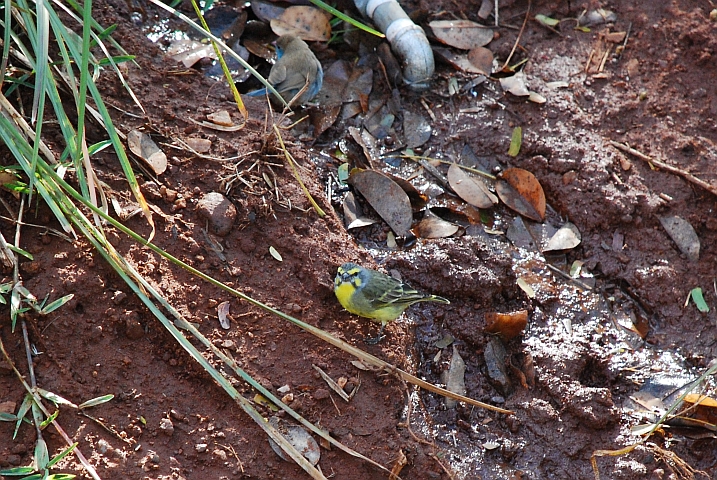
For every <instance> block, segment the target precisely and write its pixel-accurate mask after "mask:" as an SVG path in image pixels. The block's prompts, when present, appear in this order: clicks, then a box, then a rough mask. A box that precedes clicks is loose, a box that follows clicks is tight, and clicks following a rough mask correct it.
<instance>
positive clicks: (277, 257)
mask: <svg viewBox="0 0 717 480" xmlns="http://www.w3.org/2000/svg"><path fill="white" fill-rule="evenodd" d="M269 253H270V254H271V256H272V257H274V260H276V261H277V262H283V261H284V259H283V258H281V254H280V253H279V252H277V251H276V248H274V247H271V246H270V247H269Z"/></svg>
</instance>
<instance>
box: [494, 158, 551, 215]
mask: <svg viewBox="0 0 717 480" xmlns="http://www.w3.org/2000/svg"><path fill="white" fill-rule="evenodd" d="M495 191H496V193H497V194H498V197H500V199H501V200H502V201H503V203H505V204H506V205H507V206H508V208H510V209H512V210H515V211H516V212H518V213H520V214H521V215H523V216H525V217H528V218H530V219H531V220H535V221H536V222H542V221H543V220H544V219H545V193H544V192H543V187H542V186H541V185H540V182H538V179H537V178H535V175H533V174H532V173H530V172H529V171H527V170H523V169H522V168H509V169H507V170H505V171H504V172H503V173H501V174H500V179H499V180H498V181H497V182H496V184H495Z"/></svg>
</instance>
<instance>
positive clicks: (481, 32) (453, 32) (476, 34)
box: [428, 20, 493, 50]
mask: <svg viewBox="0 0 717 480" xmlns="http://www.w3.org/2000/svg"><path fill="white" fill-rule="evenodd" d="M428 26H429V27H431V30H433V34H434V35H435V36H436V38H437V39H438V40H439V41H440V42H442V43H445V44H446V45H450V46H451V47H456V48H460V49H462V50H472V49H474V48H476V47H484V46H486V45H488V44H489V43H490V42H491V40H493V30H492V29H490V28H486V27H484V26H483V25H481V24H479V23H476V22H471V21H470V20H435V21H433V22H431V23H429V24H428Z"/></svg>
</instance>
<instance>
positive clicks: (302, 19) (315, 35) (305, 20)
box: [271, 5, 331, 42]
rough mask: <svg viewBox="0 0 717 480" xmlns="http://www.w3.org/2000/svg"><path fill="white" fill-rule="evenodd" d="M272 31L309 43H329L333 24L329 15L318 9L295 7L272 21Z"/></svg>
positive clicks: (306, 6) (304, 6)
mask: <svg viewBox="0 0 717 480" xmlns="http://www.w3.org/2000/svg"><path fill="white" fill-rule="evenodd" d="M271 30H272V31H273V32H274V33H276V34H277V35H279V36H281V35H289V34H291V35H296V36H297V37H299V38H301V39H302V40H305V41H307V42H328V41H329V39H330V38H331V24H330V23H329V17H328V16H327V14H326V13H325V12H324V11H323V10H321V9H319V8H316V7H311V6H308V5H294V6H291V7H289V8H287V9H286V10H284V13H282V14H281V15H280V16H279V17H278V18H275V19H273V20H271Z"/></svg>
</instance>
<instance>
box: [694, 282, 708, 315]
mask: <svg viewBox="0 0 717 480" xmlns="http://www.w3.org/2000/svg"><path fill="white" fill-rule="evenodd" d="M690 295H692V301H693V302H695V305H697V310H699V311H700V312H702V313H707V312H709V311H710V307H709V305H707V302H705V297H703V296H702V289H701V288H700V287H697V288H693V289H692V291H691V292H690Z"/></svg>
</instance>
